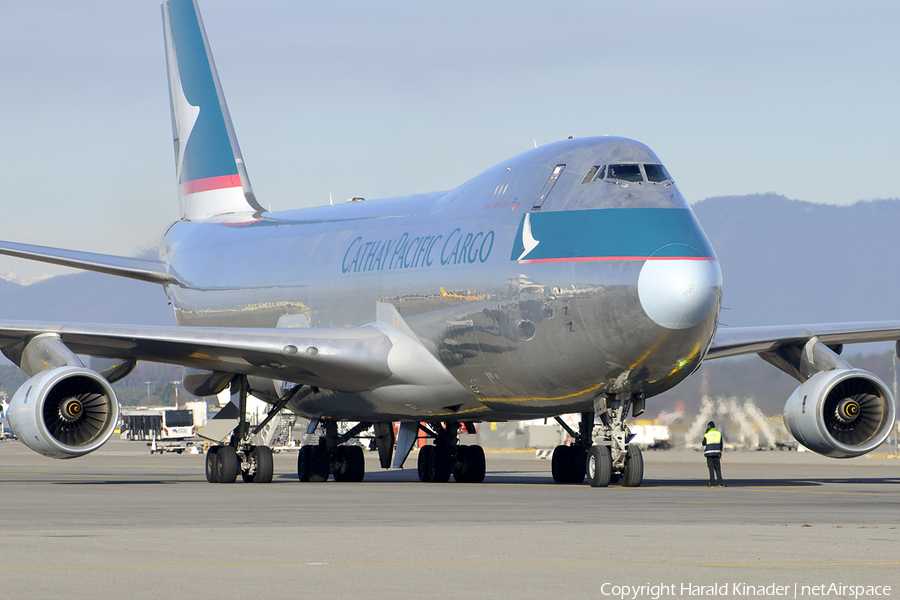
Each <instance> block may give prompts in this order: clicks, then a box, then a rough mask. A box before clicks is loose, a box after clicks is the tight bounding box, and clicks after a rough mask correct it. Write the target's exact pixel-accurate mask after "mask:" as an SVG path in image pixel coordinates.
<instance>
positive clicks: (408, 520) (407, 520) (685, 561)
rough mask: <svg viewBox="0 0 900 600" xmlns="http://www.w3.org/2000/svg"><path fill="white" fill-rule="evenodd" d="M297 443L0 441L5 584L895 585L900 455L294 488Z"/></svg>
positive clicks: (54, 591) (317, 591)
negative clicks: (189, 449) (639, 479)
mask: <svg viewBox="0 0 900 600" xmlns="http://www.w3.org/2000/svg"><path fill="white" fill-rule="evenodd" d="M296 456H297V455H296V453H282V454H278V455H276V456H275V480H274V481H273V482H272V483H271V484H268V485H255V484H245V483H242V482H240V480H239V481H238V483H235V484H232V485H222V484H209V483H206V481H205V479H204V474H203V456H202V455H191V454H182V455H176V454H165V455H150V454H149V453H148V451H147V448H146V446H144V445H143V444H142V443H139V442H125V441H121V440H118V439H116V440H112V441H111V442H109V443H108V444H107V445H106V446H104V447H103V448H102V449H101V450H99V451H97V452H95V453H94V454H92V455H89V456H86V457H84V458H81V459H77V460H66V461H59V460H52V459H48V458H44V457H42V456H39V455H37V454H34V453H32V452H31V451H30V450H28V449H27V448H25V447H24V446H22V445H21V444H19V443H18V442H12V441H7V442H2V443H0V502H2V505H3V510H2V512H0V542H2V550H0V552H2V559H0V560H2V563H0V598H29V599H39V598H66V599H79V598H166V599H175V598H267V599H268V598H273V599H277V598H297V597H300V598H302V597H310V596H311V597H317V598H318V597H326V596H334V597H338V598H394V599H397V598H417V597H425V596H429V597H433V598H559V597H574V598H606V597H610V598H618V597H620V596H622V595H623V593H624V595H625V597H629V598H631V597H634V598H654V597H656V598H683V597H684V598H687V597H696V596H698V595H700V594H699V593H692V592H703V591H705V592H711V593H705V594H703V596H704V597H706V598H710V597H718V598H733V597H757V598H760V597H779V598H795V597H796V598H814V597H823V596H830V597H853V593H852V592H851V593H844V594H837V595H836V594H833V593H832V594H822V593H818V594H816V593H813V591H812V590H813V588H812V587H811V586H816V585H826V586H828V585H830V584H837V585H844V586H847V585H854V586H856V585H862V586H890V588H891V589H890V590H885V589H884V588H883V587H882V588H880V591H881V592H882V593H885V592H887V595H882V596H879V597H880V598H886V597H887V598H890V597H894V598H900V554H898V551H900V519H898V515H900V460H898V459H892V458H859V459H855V460H849V461H846V460H843V461H838V460H831V459H826V458H823V457H820V456H817V455H814V454H812V453H796V452H755V453H754V452H743V453H741V452H734V453H727V454H726V455H725V458H724V460H723V472H724V475H725V478H726V481H727V483H728V487H727V488H713V489H709V488H707V487H706V466H705V461H704V459H703V456H702V455H701V454H700V453H699V452H693V451H687V450H680V451H677V450H675V451H668V452H645V453H644V459H645V478H644V485H642V486H641V487H640V488H622V487H620V486H618V485H614V486H610V487H609V488H605V489H599V488H598V489H594V488H591V487H590V486H588V485H586V484H582V485H557V484H554V483H553V480H552V478H551V476H550V462H549V461H547V460H537V459H536V458H535V456H534V453H488V455H487V461H488V462H487V464H488V475H487V477H486V480H485V483H483V484H458V483H448V484H422V483H419V482H418V481H417V478H416V472H415V454H413V455H412V456H411V457H410V459H409V461H408V467H412V468H407V469H405V470H402V471H387V472H385V471H380V470H378V468H377V457H376V455H375V454H374V453H368V454H367V468H368V469H369V472H368V473H367V475H366V480H365V481H364V482H362V483H335V482H333V481H329V482H328V483H324V484H323V483H319V484H316V483H304V484H301V483H299V482H298V481H297V476H296ZM770 584H777V585H780V586H785V589H784V590H781V589H778V588H771V587H770V588H769V591H768V592H766V591H765V590H763V593H762V594H746V593H745V594H743V596H741V593H742V591H746V590H747V589H748V588H746V587H741V586H769V585H770ZM660 585H662V586H667V587H656V588H654V587H652V586H660ZM711 585H715V586H718V587H715V588H709V587H707V588H697V587H696V586H711ZM624 586H628V587H629V588H634V587H637V588H638V589H637V590H634V589H629V590H627V593H625V592H626V590H625V589H624ZM638 586H648V587H646V588H644V589H643V590H642V589H640V588H639V587H638ZM690 586H694V587H690ZM795 586H796V589H795ZM803 586H808V587H807V588H804V587H803ZM635 591H637V593H636V594H635V593H634V592H635ZM754 591H759V590H754ZM804 591H806V592H808V593H807V594H805V595H804V593H803V592H804ZM821 591H823V590H820V592H821ZM872 591H873V593H874V591H877V590H875V589H874V588H873V589H872ZM844 592H847V590H846V589H845V590H844ZM858 597H860V598H863V597H869V596H866V595H859V596H858Z"/></svg>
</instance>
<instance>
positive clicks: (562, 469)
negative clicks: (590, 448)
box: [550, 446, 587, 483]
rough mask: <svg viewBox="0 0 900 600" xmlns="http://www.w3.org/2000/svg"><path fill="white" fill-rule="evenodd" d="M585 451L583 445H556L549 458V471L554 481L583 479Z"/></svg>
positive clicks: (580, 480)
mask: <svg viewBox="0 0 900 600" xmlns="http://www.w3.org/2000/svg"><path fill="white" fill-rule="evenodd" d="M586 456H587V451H586V450H585V449H584V447H583V446H557V447H556V448H555V449H554V450H553V457H552V458H551V460H550V471H551V473H552V474H553V481H555V482H556V483H581V482H582V481H584V471H585V459H586Z"/></svg>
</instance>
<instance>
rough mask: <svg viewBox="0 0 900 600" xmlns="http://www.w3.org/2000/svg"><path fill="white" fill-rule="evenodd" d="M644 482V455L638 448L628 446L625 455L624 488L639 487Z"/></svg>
mask: <svg viewBox="0 0 900 600" xmlns="http://www.w3.org/2000/svg"><path fill="white" fill-rule="evenodd" d="M643 480H644V455H643V454H642V453H641V449H640V448H638V447H637V446H632V445H631V444H629V445H628V451H627V453H626V454H625V470H624V471H623V472H622V487H638V486H640V485H641V482H642V481H643Z"/></svg>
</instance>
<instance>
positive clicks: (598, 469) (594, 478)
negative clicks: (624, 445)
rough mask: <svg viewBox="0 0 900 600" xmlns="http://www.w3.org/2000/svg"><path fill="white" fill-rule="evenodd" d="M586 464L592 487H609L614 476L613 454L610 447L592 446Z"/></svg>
mask: <svg viewBox="0 0 900 600" xmlns="http://www.w3.org/2000/svg"><path fill="white" fill-rule="evenodd" d="M585 462H586V465H585V471H587V477H588V480H589V481H590V484H591V487H607V486H608V485H609V479H610V477H611V476H612V453H611V452H610V449H609V446H591V449H590V451H589V452H588V455H587V460H586V461H585Z"/></svg>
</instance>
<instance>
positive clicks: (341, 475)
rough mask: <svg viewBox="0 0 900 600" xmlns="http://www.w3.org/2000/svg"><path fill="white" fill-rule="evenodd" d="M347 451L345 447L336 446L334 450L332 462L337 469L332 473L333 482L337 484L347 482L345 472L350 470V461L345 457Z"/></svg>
mask: <svg viewBox="0 0 900 600" xmlns="http://www.w3.org/2000/svg"><path fill="white" fill-rule="evenodd" d="M347 449H348V447H347V446H338V447H337V448H335V449H334V458H335V461H334V462H335V463H336V464H337V467H338V468H337V469H336V470H335V472H334V480H335V481H338V482H342V481H347V471H349V470H350V466H349V465H350V460H349V458H348V457H347Z"/></svg>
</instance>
